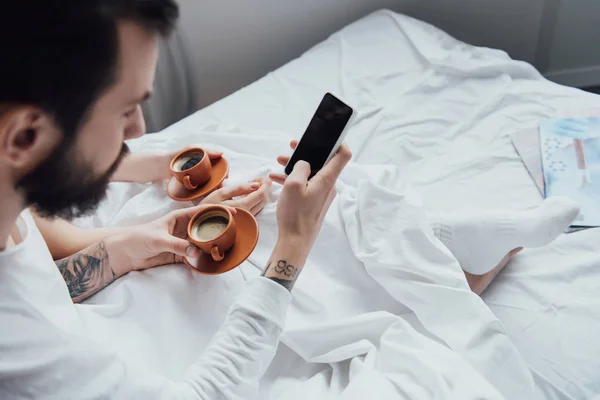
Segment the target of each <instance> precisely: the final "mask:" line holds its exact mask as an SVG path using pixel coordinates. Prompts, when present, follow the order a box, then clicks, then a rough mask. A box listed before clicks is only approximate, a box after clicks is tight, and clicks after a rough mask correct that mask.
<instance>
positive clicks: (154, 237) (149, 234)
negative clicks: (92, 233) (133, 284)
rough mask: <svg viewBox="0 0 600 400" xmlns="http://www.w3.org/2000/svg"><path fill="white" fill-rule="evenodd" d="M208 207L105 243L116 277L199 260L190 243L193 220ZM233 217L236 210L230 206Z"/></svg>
mask: <svg viewBox="0 0 600 400" xmlns="http://www.w3.org/2000/svg"><path fill="white" fill-rule="evenodd" d="M205 207H207V205H199V206H196V207H190V208H186V209H183V210H177V211H173V212H171V213H169V214H167V215H165V216H164V217H161V218H159V219H157V220H155V221H153V222H149V223H147V224H143V225H139V226H135V227H132V228H131V229H128V231H127V232H126V233H123V234H121V235H117V236H115V237H112V238H108V239H106V240H105V244H106V249H107V252H108V256H109V259H110V265H111V268H112V269H113V271H114V273H115V276H116V278H118V277H120V276H122V275H124V274H126V273H128V272H130V271H139V270H143V269H147V268H152V267H157V266H160V265H165V264H173V263H180V262H183V258H184V257H186V256H187V257H192V258H193V257H199V256H200V249H198V248H197V247H196V246H194V245H193V244H191V243H190V242H188V241H187V239H186V238H187V227H188V224H189V222H190V219H191V218H192V217H193V216H194V215H195V214H196V213H197V212H198V211H200V210H202V209H203V208H205ZM229 210H230V211H231V213H232V214H233V215H235V214H236V213H237V211H236V209H235V208H233V207H229Z"/></svg>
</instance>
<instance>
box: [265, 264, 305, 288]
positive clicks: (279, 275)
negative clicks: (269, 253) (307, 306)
mask: <svg viewBox="0 0 600 400" xmlns="http://www.w3.org/2000/svg"><path fill="white" fill-rule="evenodd" d="M299 274H300V268H297V267H295V266H293V265H292V264H288V262H287V261H285V260H279V261H277V263H275V264H273V263H272V262H271V260H269V262H268V263H267V266H266V267H265V269H264V270H263V272H262V274H261V275H260V276H264V277H265V278H267V279H270V280H272V281H273V282H275V283H278V284H280V285H281V286H283V287H284V288H286V289H287V290H292V288H293V287H294V284H295V283H296V279H297V278H298V275H299Z"/></svg>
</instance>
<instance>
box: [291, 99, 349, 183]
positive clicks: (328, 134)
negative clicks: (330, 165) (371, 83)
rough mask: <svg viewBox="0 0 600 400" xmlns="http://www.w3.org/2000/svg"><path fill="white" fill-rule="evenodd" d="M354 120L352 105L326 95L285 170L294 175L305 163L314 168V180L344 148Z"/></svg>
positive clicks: (312, 173)
mask: <svg viewBox="0 0 600 400" xmlns="http://www.w3.org/2000/svg"><path fill="white" fill-rule="evenodd" d="M353 116H354V110H353V109H352V108H351V107H350V106H349V105H347V104H346V103H344V102H343V101H342V100H340V99H338V98H337V97H335V96H334V95H332V94H331V93H326V94H325V96H324V97H323V100H321V104H319V107H318V108H317V111H316V112H315V114H314V115H313V117H312V119H311V120H310V123H309V124H308V128H306V131H305V132H304V135H302V139H300V142H299V143H298V146H297V147H296V150H294V153H293V154H292V157H291V158H290V160H289V161H288V163H287V165H286V166H285V173H286V174H287V175H289V174H291V173H292V170H293V169H294V165H296V163H297V162H298V161H300V160H303V161H306V162H308V163H309V164H310V170H311V173H310V178H312V177H313V176H314V175H315V174H316V173H317V172H319V170H320V169H321V168H323V166H324V165H325V164H327V162H328V161H329V160H330V159H331V158H332V157H333V156H334V155H335V153H336V152H337V151H338V148H339V147H340V146H341V145H342V142H343V141H344V138H345V136H346V134H347V133H348V128H349V127H350V125H351V124H350V121H351V120H352V118H353ZM310 178H309V179H310Z"/></svg>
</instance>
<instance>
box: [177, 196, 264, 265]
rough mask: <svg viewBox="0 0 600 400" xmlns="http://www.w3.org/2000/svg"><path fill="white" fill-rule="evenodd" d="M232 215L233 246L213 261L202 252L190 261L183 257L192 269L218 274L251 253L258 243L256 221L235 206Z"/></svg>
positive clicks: (237, 263) (239, 262) (241, 261)
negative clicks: (220, 257)
mask: <svg viewBox="0 0 600 400" xmlns="http://www.w3.org/2000/svg"><path fill="white" fill-rule="evenodd" d="M236 210H237V214H236V215H234V217H233V218H234V219H235V224H236V225H237V235H236V238H235V244H234V245H233V247H232V248H231V249H230V250H229V251H228V252H226V253H225V258H224V259H223V260H222V261H215V260H213V258H212V257H211V255H210V254H206V253H202V254H201V255H200V257H199V258H197V259H192V260H191V261H190V260H188V259H187V258H184V259H183V260H184V262H185V263H186V264H187V266H188V267H190V268H191V269H192V270H193V271H195V272H199V273H201V274H205V275H218V274H222V273H225V272H228V271H231V270H232V269H234V268H235V267H237V266H238V265H240V264H241V263H243V262H244V261H246V259H247V258H248V257H249V256H250V254H252V252H253V251H254V248H255V247H256V243H258V223H257V222H256V219H254V216H253V215H252V214H250V213H249V212H248V211H246V210H243V209H241V208H236Z"/></svg>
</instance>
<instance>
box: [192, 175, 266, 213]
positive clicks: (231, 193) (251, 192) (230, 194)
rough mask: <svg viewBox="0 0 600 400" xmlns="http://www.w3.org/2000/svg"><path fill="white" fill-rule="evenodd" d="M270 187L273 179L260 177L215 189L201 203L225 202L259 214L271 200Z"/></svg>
mask: <svg viewBox="0 0 600 400" xmlns="http://www.w3.org/2000/svg"><path fill="white" fill-rule="evenodd" d="M270 189H271V180H269V179H262V178H258V179H254V180H252V181H250V182H248V183H244V184H242V185H237V186H232V187H224V188H221V189H218V190H215V191H214V192H212V193H211V194H209V195H208V196H206V197H205V198H204V199H203V200H202V202H201V203H200V204H224V205H227V206H230V207H238V208H243V209H244V210H246V211H249V212H251V213H252V214H253V215H257V214H258V213H259V212H260V211H261V210H262V209H263V208H264V207H265V205H266V204H267V202H268V201H269V191H270Z"/></svg>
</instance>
